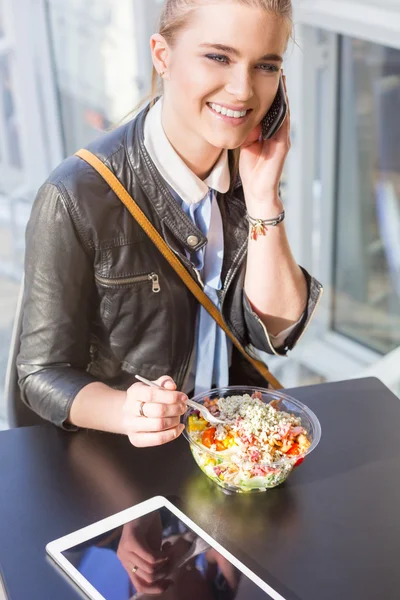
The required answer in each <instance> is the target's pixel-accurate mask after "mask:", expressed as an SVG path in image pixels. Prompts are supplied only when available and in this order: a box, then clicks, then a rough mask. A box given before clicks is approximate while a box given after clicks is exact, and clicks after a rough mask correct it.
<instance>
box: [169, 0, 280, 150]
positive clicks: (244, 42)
mask: <svg viewBox="0 0 400 600" xmlns="http://www.w3.org/2000/svg"><path fill="white" fill-rule="evenodd" d="M287 40H288V26H287V23H285V22H284V21H283V19H281V18H279V17H278V16H276V15H274V14H271V13H267V12H266V11H264V10H261V9H256V8H252V7H248V6H243V5H241V4H239V3H236V2H215V3H211V4H206V5H204V6H200V7H199V8H198V9H197V10H196V11H195V13H194V15H193V16H192V18H191V20H190V22H189V24H188V25H187V26H186V28H185V29H184V30H181V31H180V32H179V33H178V34H177V38H176V40H175V43H174V46H173V48H168V52H167V54H166V66H167V70H168V77H167V80H166V81H165V84H164V86H165V87H164V103H165V104H167V106H168V109H167V112H168V113H169V114H172V115H173V119H174V123H176V124H177V123H179V126H180V127H182V131H184V132H185V133H186V134H188V135H189V136H193V135H195V136H196V137H201V138H203V140H204V141H206V142H208V143H209V144H210V145H212V146H214V147H217V148H229V149H232V148H237V147H238V146H240V145H241V144H242V143H243V142H244V140H245V139H246V138H247V136H248V134H249V133H250V132H251V131H252V130H253V129H254V127H255V126H256V125H257V124H259V123H260V121H261V119H262V118H263V117H264V115H265V114H266V112H267V111H268V109H269V108H270V106H271V104H272V102H273V99H274V97H275V95H276V92H277V89H278V84H279V76H280V69H281V63H282V57H283V53H284V52H285V49H286V45H287ZM224 47H225V48H224ZM222 109H229V110H234V111H241V112H242V111H247V112H246V114H245V116H241V117H239V118H236V117H237V113H236V115H234V116H233V115H232V116H230V115H229V114H228V115H225V116H224V115H223V114H221V113H220V112H217V111H218V110H222ZM188 139H190V138H188Z"/></svg>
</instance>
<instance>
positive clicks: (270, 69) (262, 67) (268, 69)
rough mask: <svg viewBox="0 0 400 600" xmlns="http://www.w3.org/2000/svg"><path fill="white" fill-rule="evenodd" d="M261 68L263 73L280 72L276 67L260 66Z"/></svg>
mask: <svg viewBox="0 0 400 600" xmlns="http://www.w3.org/2000/svg"><path fill="white" fill-rule="evenodd" d="M260 67H261V71H267V72H268V73H277V71H279V67H277V66H276V65H266V64H263V65H260Z"/></svg>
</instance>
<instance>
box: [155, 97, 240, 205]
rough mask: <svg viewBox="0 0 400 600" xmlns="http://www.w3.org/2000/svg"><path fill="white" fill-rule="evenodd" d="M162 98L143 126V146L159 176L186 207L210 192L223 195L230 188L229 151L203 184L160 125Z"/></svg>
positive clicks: (224, 153)
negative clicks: (213, 191)
mask: <svg viewBox="0 0 400 600" xmlns="http://www.w3.org/2000/svg"><path fill="white" fill-rule="evenodd" d="M162 107H163V97H162V96H161V98H160V99H159V100H158V101H157V102H156V103H155V104H154V106H153V107H152V108H151V109H150V110H149V112H148V114H147V116H146V120H145V124H144V145H145V147H146V150H147V152H148V154H149V155H150V157H151V159H152V161H153V163H154V164H155V166H156V167H157V169H158V172H159V173H160V175H161V176H162V177H163V179H165V181H166V182H167V183H168V184H169V185H170V186H171V187H172V189H173V190H175V191H176V193H177V194H178V195H179V197H180V198H181V199H182V200H183V202H185V203H186V204H197V203H198V202H200V201H201V200H202V199H203V198H204V196H206V194H207V193H208V191H209V188H212V189H214V190H216V191H217V192H220V193H222V194H225V193H226V192H227V191H228V189H229V185H230V172H229V164H228V151H227V150H223V151H222V152H221V155H220V157H219V159H218V161H217V162H216V164H215V165H214V167H213V169H212V171H211V173H210V174H209V176H208V177H207V178H206V179H204V180H202V179H200V178H199V177H197V175H195V174H194V173H193V171H191V170H190V168H189V167H188V166H187V165H186V164H185V163H184V161H183V160H182V159H181V157H180V156H179V155H178V153H177V152H176V151H175V149H174V148H173V146H172V144H171V143H170V141H169V139H168V138H167V136H166V134H165V131H164V128H163V125H162Z"/></svg>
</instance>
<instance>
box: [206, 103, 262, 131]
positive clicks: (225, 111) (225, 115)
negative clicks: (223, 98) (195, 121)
mask: <svg viewBox="0 0 400 600" xmlns="http://www.w3.org/2000/svg"><path fill="white" fill-rule="evenodd" d="M207 106H208V108H209V109H210V111H211V113H212V114H213V115H214V116H215V117H216V118H217V119H219V120H222V121H225V122H227V123H231V124H232V125H241V124H242V123H244V122H245V121H247V119H248V117H249V115H250V113H251V112H252V109H249V110H232V109H230V108H227V107H226V106H224V105H222V104H217V103H215V102H207Z"/></svg>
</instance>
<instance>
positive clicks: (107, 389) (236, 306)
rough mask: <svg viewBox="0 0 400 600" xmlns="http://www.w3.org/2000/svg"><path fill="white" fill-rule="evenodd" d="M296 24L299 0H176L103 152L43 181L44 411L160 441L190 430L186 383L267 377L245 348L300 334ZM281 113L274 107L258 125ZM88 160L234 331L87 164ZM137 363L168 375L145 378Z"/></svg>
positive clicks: (28, 337) (31, 365)
mask: <svg viewBox="0 0 400 600" xmlns="http://www.w3.org/2000/svg"><path fill="white" fill-rule="evenodd" d="M290 32H291V4H290V1H289V0H259V1H255V0H254V1H250V0H248V1H245V0H243V1H239V0H236V1H225V0H220V1H217V0H215V1H212V2H211V1H202V0H192V1H190V0H167V1H166V2H165V4H164V7H163V11H162V14H161V21H160V28H159V31H158V33H155V34H154V35H152V36H151V39H150V49H151V55H152V61H153V66H154V72H153V90H152V96H151V99H150V102H149V103H148V104H147V105H146V106H145V108H144V109H143V110H142V111H141V112H140V113H139V114H137V115H136V116H135V117H134V118H133V119H132V120H131V121H129V122H128V123H126V124H125V125H123V126H121V127H119V128H118V129H116V130H114V131H111V132H109V133H107V134H106V135H104V136H102V137H101V138H99V139H98V140H96V141H94V142H92V143H91V144H90V145H89V146H88V150H89V151H90V152H91V153H92V155H93V154H94V155H95V156H94V157H93V156H92V158H94V160H95V162H94V163H93V162H90V160H89V164H88V162H86V161H87V160H88V157H90V153H88V152H86V153H85V152H83V153H79V157H78V156H73V157H70V158H68V159H67V160H66V161H64V162H63V163H62V164H61V165H59V167H58V168H57V169H56V170H55V171H54V172H53V173H52V174H51V175H50V177H49V178H48V180H47V181H46V183H45V184H44V185H43V187H42V188H41V189H40V191H39V194H38V196H37V199H36V201H35V203H34V206H33V210H32V215H31V219H30V222H29V226H28V230H27V244H26V275H25V282H26V291H25V305H24V323H23V334H22V339H21V353H20V355H19V357H18V370H19V379H20V386H21V390H22V395H23V398H24V400H25V402H26V403H27V404H28V405H29V406H30V407H31V408H32V409H33V410H35V411H36V412H38V413H39V414H40V415H41V416H42V417H44V418H46V419H48V420H50V421H52V422H53V423H55V424H56V425H59V426H61V427H65V428H77V427H88V428H95V429H100V430H105V431H114V432H118V433H124V434H126V435H127V436H128V437H129V439H130V441H131V442H132V443H133V444H135V445H137V446H151V445H157V444H162V443H166V442H168V441H170V440H172V439H174V438H176V437H177V436H178V435H180V433H182V429H183V426H182V425H181V424H180V416H181V415H182V414H183V413H184V412H185V411H186V407H187V406H186V401H187V396H188V395H189V394H191V393H192V392H194V393H199V392H202V391H205V390H208V389H210V388H211V387H214V386H218V387H224V386H227V385H229V384H231V385H233V384H235V383H238V384H239V383H241V384H247V385H261V386H265V385H267V383H266V380H265V378H264V376H263V375H262V374H265V373H266V369H265V368H264V367H263V368H261V369H260V368H258V370H257V369H256V368H254V364H255V363H254V361H252V362H247V359H249V356H250V355H253V354H254V352H255V349H259V350H261V351H264V352H267V353H269V354H276V355H281V356H286V354H287V352H288V350H291V349H292V348H293V347H294V346H295V344H296V343H297V341H298V340H299V339H300V337H301V335H302V334H303V332H304V330H305V329H306V327H307V325H308V323H309V321H310V319H311V318H312V316H313V313H314V311H315V308H316V306H317V304H318V300H319V297H320V295H321V286H320V284H319V283H318V282H317V281H316V280H315V279H314V278H313V277H311V276H310V275H309V274H308V273H307V272H306V271H305V270H304V269H302V268H301V267H299V266H298V265H297V264H296V262H295V260H294V258H293V256H292V254H291V251H290V247H289V244H288V240H287V237H286V233H285V228H284V218H285V211H284V210H283V205H282V201H281V198H280V196H279V181H280V178H281V174H282V170H283V166H284V162H285V159H286V156H287V153H288V151H289V148H290V112H289V111H287V113H286V106H287V105H288V100H287V97H286V91H285V85H284V78H283V75H282V70H281V65H282V60H283V56H284V53H285V50H286V46H287V43H288V39H289V36H290ZM158 75H160V76H161V81H162V86H161V89H157V83H159V82H160V80H158ZM277 99H278V101H277ZM276 104H277V105H278V106H277V107H276V106H275V105H276ZM271 107H275V108H274V111H272V108H271ZM282 107H285V110H283V108H282ZM270 109H271V110H270ZM280 109H282V110H280ZM272 112H274V115H275V112H276V114H277V115H278V116H279V119H278V121H277V120H276V118H275V116H274V119H273V121H274V122H273V125H274V126H273V128H272V129H271V131H270V132H271V135H270V137H269V139H266V137H265V135H264V130H263V128H264V122H265V116H266V113H268V115H270V114H271V113H272ZM285 116H286V118H285ZM261 122H263V126H262V125H261ZM96 158H97V164H98V163H100V165H101V167H104V166H106V167H108V169H109V170H111V172H112V174H113V175H114V176H116V177H117V178H118V180H119V183H121V184H122V186H123V187H125V188H126V189H128V190H129V193H130V194H131V195H132V197H133V198H134V199H135V201H136V203H137V204H138V205H139V207H140V209H141V211H142V212H143V213H144V214H145V215H146V217H147V219H148V220H149V221H150V223H151V224H152V226H153V227H154V228H155V229H156V231H157V233H158V234H159V236H160V237H161V238H162V239H163V240H164V242H165V243H166V244H167V245H168V246H169V249H170V250H171V251H172V253H173V257H174V258H175V260H176V261H177V262H178V264H179V267H180V269H181V270H184V271H186V272H187V276H188V280H189V281H190V283H191V286H192V289H193V286H194V287H195V288H196V289H197V287H199V286H200V287H201V288H202V291H203V292H204V293H205V294H206V296H207V297H208V299H207V300H208V302H209V308H210V306H211V307H212V309H217V310H218V311H220V313H221V314H220V315H218V317H219V322H220V323H221V322H223V324H224V325H225V326H226V329H223V328H220V327H219V326H218V324H217V322H216V321H215V320H214V319H213V318H212V314H211V313H212V312H213V310H212V309H210V312H208V311H207V310H206V309H205V308H204V306H202V305H199V304H198V303H197V302H196V300H195V298H194V296H192V294H191V291H190V290H189V289H188V288H186V286H185V284H184V283H183V281H182V280H181V279H180V277H179V276H178V275H177V274H176V272H175V271H174V270H172V269H171V268H170V265H169V264H168V262H167V261H165V259H164V256H162V254H161V253H160V252H159V251H158V250H157V248H156V247H155V246H154V245H153V243H152V241H151V240H150V239H149V238H148V237H147V235H145V234H144V233H143V231H142V229H141V228H140V227H139V225H138V224H137V223H136V222H135V221H134V220H133V219H132V218H131V217H130V215H129V214H128V212H127V211H126V209H125V207H124V206H123V204H122V203H120V202H119V200H118V197H117V196H116V194H115V193H114V191H112V190H111V189H110V188H109V186H108V185H106V183H105V182H104V181H103V179H102V178H101V177H100V176H99V175H98V174H97V173H96V172H95V171H94V170H93V168H92V167H91V166H90V165H91V164H96ZM99 159H100V160H99ZM102 163H103V164H102ZM238 175H239V176H238ZM117 183H118V182H117ZM114 189H115V188H113V190H114ZM189 276H190V277H191V278H192V280H193V281H192V280H190V277H189ZM212 305H214V306H212ZM232 338H233V340H234V342H238V344H239V345H240V346H241V348H242V349H243V348H244V349H245V351H244V356H242V355H241V354H239V353H238V352H237V350H236V348H235V345H232ZM136 374H140V375H143V376H144V377H145V378H147V379H153V380H154V379H156V380H157V381H158V383H159V384H160V385H161V386H162V387H163V388H164V389H155V388H149V387H147V386H145V385H144V384H142V383H135V375H136ZM267 375H268V373H267ZM178 390H179V391H178Z"/></svg>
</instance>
